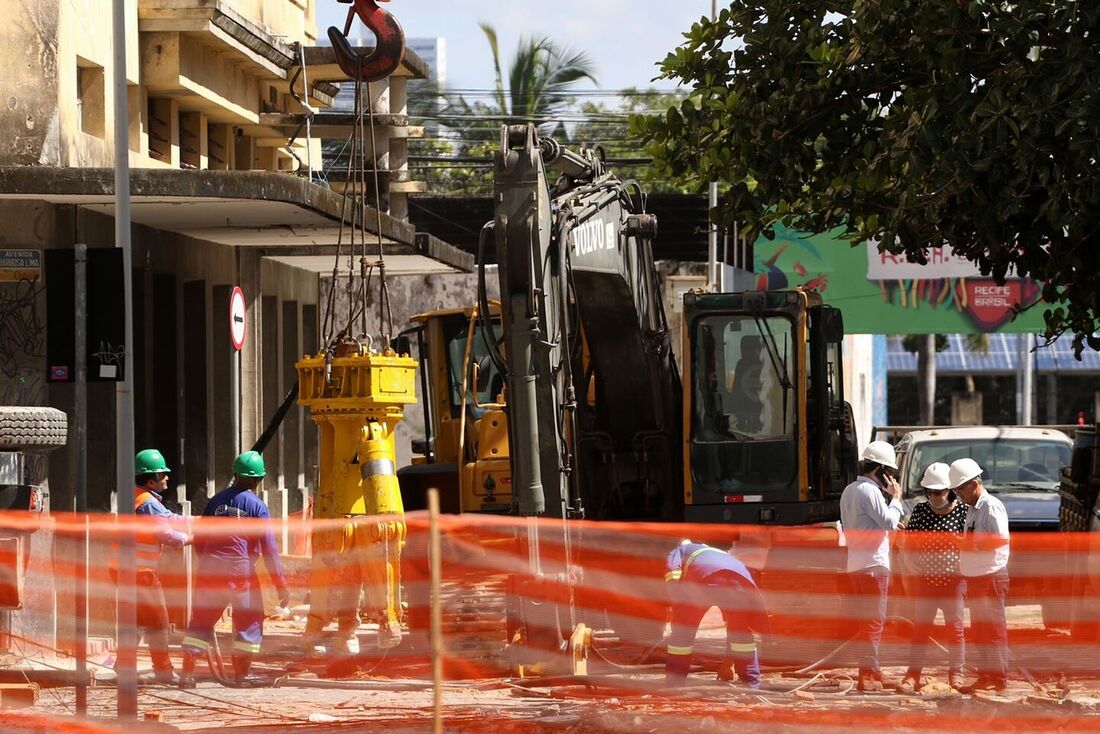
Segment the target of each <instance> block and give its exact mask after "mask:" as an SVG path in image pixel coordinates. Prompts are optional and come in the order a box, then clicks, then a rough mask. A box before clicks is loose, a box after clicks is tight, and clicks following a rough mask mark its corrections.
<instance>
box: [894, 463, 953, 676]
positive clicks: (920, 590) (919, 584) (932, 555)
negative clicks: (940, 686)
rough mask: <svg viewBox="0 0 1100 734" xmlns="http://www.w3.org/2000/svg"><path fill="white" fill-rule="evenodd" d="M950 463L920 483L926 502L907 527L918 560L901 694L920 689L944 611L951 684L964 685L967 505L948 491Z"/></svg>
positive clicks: (928, 473)
mask: <svg viewBox="0 0 1100 734" xmlns="http://www.w3.org/2000/svg"><path fill="white" fill-rule="evenodd" d="M947 471H948V467H947V464H940V463H936V464H932V465H930V466H929V467H928V468H927V469H926V470H925V472H924V477H922V478H921V483H920V484H921V487H923V488H924V490H925V491H926V492H927V493H928V501H927V502H921V503H918V504H917V506H916V507H914V508H913V514H912V516H911V517H910V518H909V522H908V524H907V525H906V526H905V530H906V536H907V537H906V538H905V547H906V549H907V550H908V551H909V557H910V559H911V560H912V561H915V570H916V574H917V575H916V579H915V581H916V584H915V585H916V604H915V610H914V613H913V637H912V640H911V641H910V646H909V670H908V671H907V672H906V673H905V678H904V679H903V680H902V683H901V686H900V688H899V690H901V691H902V692H903V693H911V692H913V691H916V690H919V689H920V687H921V679H920V675H921V668H922V667H924V660H925V657H926V655H927V653H928V648H929V646H930V642H931V636H932V629H933V626H934V622H935V619H936V612H937V611H938V610H940V609H942V610H943V618H944V622H945V624H946V631H947V648H948V650H949V662H948V665H949V667H948V673H947V675H948V683H949V684H950V685H951V686H952V687H953V688H954V687H957V686H959V685H961V677H962V666H963V656H964V650H965V647H964V645H965V643H964V641H963V599H964V596H965V591H966V588H965V583H966V582H965V581H964V580H963V578H962V577H961V576H960V575H959V549H958V536H960V535H962V533H963V523H964V522H965V521H966V505H964V504H962V503H961V502H959V501H958V500H957V498H956V497H955V493H954V492H952V491H950V490H949V489H948V486H949V481H950V480H949V479H948V476H947Z"/></svg>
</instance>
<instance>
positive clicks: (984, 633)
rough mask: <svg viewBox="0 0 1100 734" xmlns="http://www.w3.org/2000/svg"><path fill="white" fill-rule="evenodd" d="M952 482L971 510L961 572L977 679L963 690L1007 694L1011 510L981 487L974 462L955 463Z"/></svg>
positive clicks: (968, 516) (953, 487)
mask: <svg viewBox="0 0 1100 734" xmlns="http://www.w3.org/2000/svg"><path fill="white" fill-rule="evenodd" d="M949 478H950V484H951V488H952V489H954V490H955V492H956V493H958V495H959V497H960V498H961V499H962V501H963V502H965V503H966V504H968V505H969V506H970V509H969V510H968V511H967V514H966V522H965V525H964V527H965V533H964V535H963V539H962V547H961V552H960V554H959V573H961V574H962V575H963V576H964V577H965V579H966V598H967V600H968V601H969V603H970V629H971V637H972V642H973V645H972V647H973V648H974V651H975V653H976V657H977V661H978V665H977V668H978V678H977V680H975V681H974V683H973V684H972V685H970V686H966V687H964V688H963V689H961V690H963V691H964V692H972V691H1003V690H1004V689H1005V687H1006V686H1007V680H1008V624H1007V622H1006V620H1005V597H1006V596H1007V595H1008V512H1007V511H1006V510H1005V506H1004V503H1002V502H1001V501H1000V500H999V499H997V498H996V497H994V496H993V495H992V494H990V493H989V492H987V491H986V489H985V487H984V486H983V485H982V468H981V467H980V466H978V462H976V461H974V460H973V459H959V460H958V461H955V462H954V463H953V464H951V469H950V471H949Z"/></svg>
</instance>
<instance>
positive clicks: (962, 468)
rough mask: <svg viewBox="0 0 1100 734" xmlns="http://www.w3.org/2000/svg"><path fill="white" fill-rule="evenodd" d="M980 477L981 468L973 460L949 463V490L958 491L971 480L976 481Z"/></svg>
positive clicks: (959, 460)
mask: <svg viewBox="0 0 1100 734" xmlns="http://www.w3.org/2000/svg"><path fill="white" fill-rule="evenodd" d="M981 475H982V468H981V467H980V466H978V462H976V461H974V460H973V459H958V460H956V461H954V462H952V463H951V470H950V473H949V478H950V480H951V481H950V484H951V489H958V488H959V487H961V486H962V485H964V484H966V483H967V482H969V481H970V480H971V479H977V478H979V477H980V476H981Z"/></svg>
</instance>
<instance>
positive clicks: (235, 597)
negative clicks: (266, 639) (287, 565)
mask: <svg viewBox="0 0 1100 734" xmlns="http://www.w3.org/2000/svg"><path fill="white" fill-rule="evenodd" d="M266 473H267V472H266V469H265V468H264V459H263V457H262V456H261V455H260V454H259V453H258V452H256V451H246V452H244V453H243V454H241V455H240V456H238V457H237V459H236V461H234V462H233V484H232V486H230V487H229V488H228V489H223V490H222V491H221V492H218V493H217V494H216V495H214V496H213V497H211V498H210V501H209V502H208V503H207V504H206V509H204V510H203V513H202V514H203V517H212V518H216V519H218V520H219V522H217V523H211V524H210V525H209V526H207V528H206V529H205V530H204V532H203V533H202V535H201V536H200V541H199V542H198V543H197V544H196V545H197V546H198V550H199V554H200V557H199V564H198V572H197V574H196V576H197V581H196V587H195V604H194V611H193V612H192V614H191V624H190V625H189V626H188V628H187V634H186V636H185V637H184V638H183V645H182V647H183V674H182V676H181V680H180V687H181V688H194V687H195V660H196V658H197V657H198V656H199V655H200V654H206V653H207V652H208V651H209V650H210V644H211V640H212V639H213V636H214V625H216V624H217V623H218V620H220V619H221V616H222V612H224V611H225V608H226V606H232V607H233V633H234V638H235V639H234V641H233V673H234V676H235V682H236V685H237V686H239V687H242V688H248V687H251V686H255V685H257V684H259V683H260V682H261V679H260V678H258V677H256V676H252V675H250V674H249V669H250V668H251V665H252V656H253V655H255V654H256V653H258V652H259V651H260V643H261V642H263V634H264V626H263V625H264V602H263V594H262V592H261V589H260V579H259V577H258V576H257V575H256V561H257V559H258V558H259V557H260V556H263V557H264V563H265V564H266V566H267V571H268V573H269V574H270V575H271V578H272V579H273V580H274V581H275V588H276V589H277V590H278V593H279V606H281V607H286V606H288V605H289V603H290V594H289V592H288V591H287V587H286V578H285V577H284V576H283V566H282V563H281V562H280V560H279V551H278V547H277V546H276V545H275V534H274V532H273V531H272V528H271V526H270V524H267V523H251V522H246V521H247V520H251V519H257V520H268V519H269V518H270V517H271V515H270V514H269V513H268V510H267V505H265V504H264V501H263V500H262V499H260V498H259V496H257V494H256V489H257V487H258V486H259V485H260V482H261V481H263V478H264V475H265V474H266Z"/></svg>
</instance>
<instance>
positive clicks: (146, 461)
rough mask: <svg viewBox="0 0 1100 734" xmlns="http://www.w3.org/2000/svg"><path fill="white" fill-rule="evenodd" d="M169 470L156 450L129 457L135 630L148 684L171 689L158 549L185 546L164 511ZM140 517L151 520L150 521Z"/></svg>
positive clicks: (113, 564)
mask: <svg viewBox="0 0 1100 734" xmlns="http://www.w3.org/2000/svg"><path fill="white" fill-rule="evenodd" d="M171 473H172V470H171V469H169V468H168V463H167V462H166V461H165V460H164V454H162V453H161V452H160V451H157V450H156V449H145V450H143V451H139V452H138V454H137V456H135V457H134V514H135V515H137V516H138V518H139V520H140V522H139V524H138V525H137V526H135V529H134V566H135V580H136V583H137V586H136V602H137V606H136V609H135V612H136V621H137V625H138V627H142V628H144V629H145V639H146V641H147V642H148V643H149V655H150V657H152V659H153V679H154V680H155V681H156V682H157V683H163V684H173V683H177V682H178V680H179V678H178V676H177V675H176V672H175V670H174V669H173V667H172V661H171V659H170V658H169V657H168V632H169V629H170V627H169V621H168V605H167V603H166V602H165V598H164V587H163V585H162V584H161V579H160V571H159V566H160V549H161V546H165V545H166V546H169V547H171V548H181V547H183V546H185V545H189V544H190V543H191V540H192V538H191V535H190V533H188V532H186V531H185V527H186V526H185V525H184V523H185V522H186V521H185V520H184V518H182V517H180V516H179V515H177V514H175V513H174V512H172V511H171V510H169V509H168V508H166V507H165V506H164V499H163V498H164V493H165V492H166V491H167V490H168V475H169V474H171ZM146 518H151V521H149V520H147V519H146ZM118 558H119V552H118V543H117V542H116V543H115V544H114V552H113V553H112V554H111V558H110V563H109V566H110V569H111V575H112V577H113V578H114V579H115V580H116V582H117V580H118Z"/></svg>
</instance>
